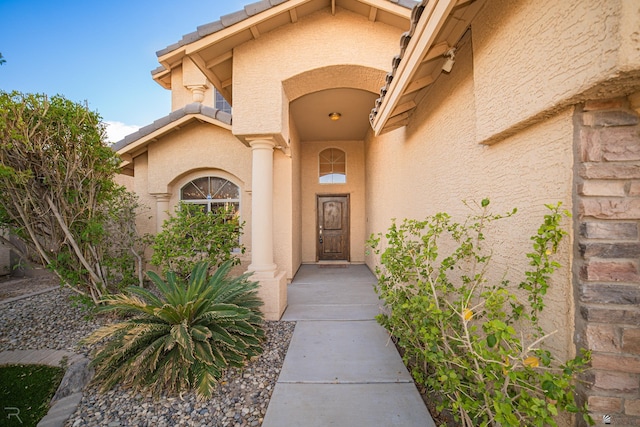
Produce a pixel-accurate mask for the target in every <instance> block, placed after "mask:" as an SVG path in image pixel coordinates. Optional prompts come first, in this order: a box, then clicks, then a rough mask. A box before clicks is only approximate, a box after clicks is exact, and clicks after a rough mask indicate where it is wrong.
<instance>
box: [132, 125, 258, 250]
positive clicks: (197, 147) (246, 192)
mask: <svg viewBox="0 0 640 427" xmlns="http://www.w3.org/2000/svg"><path fill="white" fill-rule="evenodd" d="M203 176H220V177H222V178H225V179H228V180H230V181H231V182H233V183H234V184H236V185H238V186H239V187H240V210H241V211H240V215H241V218H242V220H244V221H245V227H244V235H243V237H242V243H243V244H244V245H245V247H246V248H247V251H248V252H250V250H251V193H250V191H251V150H250V149H249V148H248V147H246V146H245V145H244V144H242V143H241V142H240V141H238V140H237V139H236V138H235V137H234V136H233V135H231V133H230V132H229V131H228V130H226V129H222V128H219V127H216V126H214V125H211V124H203V123H198V122H192V123H191V124H188V125H187V126H185V127H183V128H181V129H180V132H173V133H170V134H168V135H166V136H164V137H162V138H160V139H159V140H158V141H156V142H155V143H153V144H151V145H150V146H149V148H148V152H147V153H145V154H143V155H141V156H138V157H136V158H135V183H134V185H135V191H136V193H137V194H138V195H139V196H140V201H141V203H143V204H144V205H146V206H148V207H149V208H150V209H149V210H148V212H149V216H151V218H147V216H141V226H142V227H141V231H143V232H148V233H155V231H156V224H157V218H156V198H155V196H154V194H169V195H170V198H169V211H170V212H173V211H174V209H175V206H176V205H177V204H178V202H179V201H180V188H181V187H182V186H183V185H185V184H187V183H188V182H189V181H191V180H193V179H196V178H199V177H203Z"/></svg>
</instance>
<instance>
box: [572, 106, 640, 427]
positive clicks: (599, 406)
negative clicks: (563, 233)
mask: <svg viewBox="0 0 640 427" xmlns="http://www.w3.org/2000/svg"><path fill="white" fill-rule="evenodd" d="M639 123H640V118H639V117H638V114H637V113H636V112H635V111H634V110H632V109H630V108H629V103H628V100H627V98H616V99H609V100H599V101H588V102H586V103H585V104H584V105H583V107H582V108H578V109H577V110H576V116H575V124H576V133H575V135H576V138H577V147H578V150H579V151H578V153H577V162H576V183H577V200H576V203H575V206H576V210H577V212H575V213H574V214H575V216H574V217H575V223H576V227H578V229H577V230H576V236H577V245H576V246H577V247H576V254H575V255H576V258H575V266H576V268H575V269H574V277H575V281H576V282H575V283H576V298H577V314H576V316H577V318H576V334H577V335H576V341H577V344H578V346H579V347H584V348H588V349H589V350H591V351H592V369H591V370H590V372H589V373H588V375H587V382H586V385H585V386H584V388H583V390H582V391H583V393H584V394H583V396H584V397H585V398H586V400H587V401H588V403H589V406H590V409H591V413H592V415H593V417H594V419H595V421H596V425H602V424H603V419H602V417H603V415H604V414H609V415H611V424H612V425H618V426H620V425H628V426H640V267H639V263H640V238H639V237H640V235H639V233H640V232H639V225H640V125H639Z"/></svg>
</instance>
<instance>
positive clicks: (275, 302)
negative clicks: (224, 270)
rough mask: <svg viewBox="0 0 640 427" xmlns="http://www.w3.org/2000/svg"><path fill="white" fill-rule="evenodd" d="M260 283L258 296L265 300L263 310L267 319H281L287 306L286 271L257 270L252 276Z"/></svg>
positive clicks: (252, 278)
mask: <svg viewBox="0 0 640 427" xmlns="http://www.w3.org/2000/svg"><path fill="white" fill-rule="evenodd" d="M250 279H251V280H255V281H256V282H259V283H260V287H259V288H258V296H259V297H260V299H262V301H263V302H264V305H263V306H262V308H261V310H262V313H263V314H264V318H265V319H266V320H280V318H281V317H282V314H283V313H284V310H285V309H286V308H287V278H286V275H285V272H284V271H277V270H275V271H256V272H254V273H253V274H252V275H251V277H250Z"/></svg>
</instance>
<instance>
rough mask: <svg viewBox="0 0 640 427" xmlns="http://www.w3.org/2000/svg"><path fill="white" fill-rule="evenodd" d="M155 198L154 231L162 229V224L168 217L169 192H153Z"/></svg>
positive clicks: (158, 231)
mask: <svg viewBox="0 0 640 427" xmlns="http://www.w3.org/2000/svg"><path fill="white" fill-rule="evenodd" d="M152 196H153V197H155V198H156V233H160V232H161V231H162V224H164V222H165V221H166V220H167V219H169V200H171V193H154V194H152Z"/></svg>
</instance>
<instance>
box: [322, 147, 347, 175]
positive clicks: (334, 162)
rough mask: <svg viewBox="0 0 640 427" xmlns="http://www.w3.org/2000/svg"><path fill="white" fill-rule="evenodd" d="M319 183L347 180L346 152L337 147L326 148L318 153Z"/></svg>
mask: <svg viewBox="0 0 640 427" xmlns="http://www.w3.org/2000/svg"><path fill="white" fill-rule="evenodd" d="M318 162H319V172H320V173H319V182H320V184H345V183H346V182H347V154H346V153H345V152H344V151H342V150H339V149H337V148H327V149H326V150H323V151H321V152H320V154H319V155H318Z"/></svg>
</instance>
